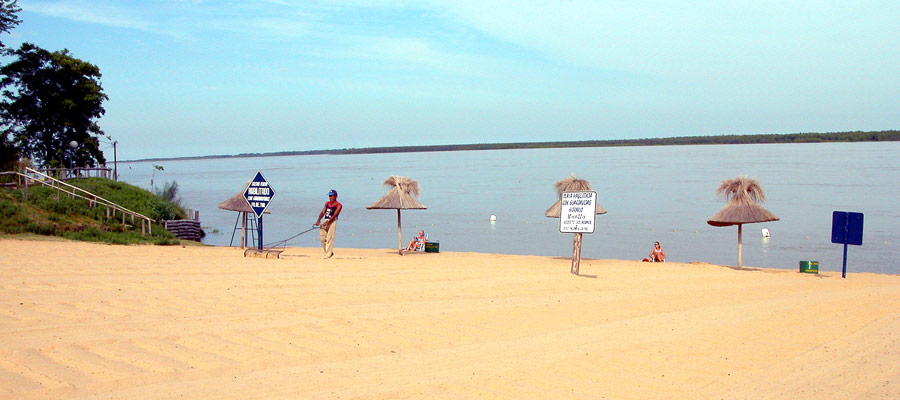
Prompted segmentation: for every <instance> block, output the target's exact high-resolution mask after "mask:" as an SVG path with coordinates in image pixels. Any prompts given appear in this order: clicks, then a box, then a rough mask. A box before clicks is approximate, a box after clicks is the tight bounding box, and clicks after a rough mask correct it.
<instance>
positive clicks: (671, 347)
mask: <svg viewBox="0 0 900 400" xmlns="http://www.w3.org/2000/svg"><path fill="white" fill-rule="evenodd" d="M338 244H339V239H338ZM0 250H2V254H3V257H2V261H0V398H3V399H66V398H83V399H175V398H185V399H338V398H340V399H425V398H446V399H469V398H485V399H492V398H497V399H529V398H533V399H547V398H562V399H601V398H607V399H657V398H675V399H682V398H689V399H897V398H900V276H894V275H878V274H867V273H861V274H855V273H851V274H849V275H848V277H847V279H841V277H840V274H839V273H823V274H821V275H811V274H800V273H798V272H796V271H790V270H756V269H745V270H736V269H733V268H729V267H724V266H717V265H710V264H682V263H665V264H649V263H640V262H637V261H616V260H583V261H582V264H581V272H582V274H583V276H573V275H571V274H569V264H570V260H569V259H567V258H565V257H559V258H552V257H532V256H510V255H498V254H474V253H446V252H445V253H439V254H433V253H431V254H426V253H418V254H410V255H407V256H403V257H400V256H398V255H397V254H396V252H395V251H394V250H389V249H382V250H352V249H341V248H338V249H336V256H335V258H333V259H329V260H324V259H323V258H322V251H321V249H288V251H286V252H285V253H284V254H283V258H282V259H260V258H244V257H243V256H242V254H243V253H242V251H241V250H240V249H235V248H221V247H198V246H193V247H192V246H189V247H180V246H174V247H159V246H113V245H103V244H90V243H77V242H68V241H28V240H15V239H2V240H0ZM566 250H567V249H560V253H561V254H565V253H566ZM794 263H796V261H793V260H785V266H790V265H793V264H794Z"/></svg>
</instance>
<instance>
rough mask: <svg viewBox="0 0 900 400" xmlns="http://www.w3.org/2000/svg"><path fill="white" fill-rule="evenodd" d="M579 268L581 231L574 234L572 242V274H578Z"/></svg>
mask: <svg viewBox="0 0 900 400" xmlns="http://www.w3.org/2000/svg"><path fill="white" fill-rule="evenodd" d="M580 268H581V233H576V234H575V241H574V243H572V270H571V271H570V272H572V274H574V275H578V272H579V269H580Z"/></svg>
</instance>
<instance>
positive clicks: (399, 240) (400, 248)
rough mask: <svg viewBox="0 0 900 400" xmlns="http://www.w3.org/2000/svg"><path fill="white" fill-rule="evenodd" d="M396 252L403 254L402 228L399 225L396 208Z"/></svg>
mask: <svg viewBox="0 0 900 400" xmlns="http://www.w3.org/2000/svg"><path fill="white" fill-rule="evenodd" d="M397 252H399V253H400V255H401V256H402V255H403V228H401V227H400V209H399V208H398V209H397Z"/></svg>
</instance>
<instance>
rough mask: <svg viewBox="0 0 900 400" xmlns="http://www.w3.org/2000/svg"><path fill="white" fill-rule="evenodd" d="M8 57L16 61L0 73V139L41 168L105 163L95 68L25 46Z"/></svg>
mask: <svg viewBox="0 0 900 400" xmlns="http://www.w3.org/2000/svg"><path fill="white" fill-rule="evenodd" d="M10 54H11V55H13V56H14V57H16V60H14V61H13V62H11V63H9V64H7V65H5V66H3V67H2V68H0V75H2V80H0V87H2V88H3V92H2V97H3V98H2V102H0V117H2V121H0V129H2V130H0V135H2V136H3V139H4V140H8V141H10V142H11V143H12V144H13V145H14V146H15V147H16V148H17V149H18V150H19V153H20V154H19V155H20V156H24V157H30V158H31V159H32V160H35V161H36V162H37V163H38V164H40V165H44V166H50V167H54V166H61V167H69V166H95V165H97V163H101V164H102V163H105V162H106V159H105V158H104V156H103V153H102V152H101V151H100V148H99V144H100V143H99V138H100V137H101V136H103V135H104V133H103V131H102V130H101V129H100V126H99V125H97V122H96V120H97V119H98V118H100V117H101V116H103V114H104V113H105V110H104V109H103V101H104V100H106V99H107V96H106V94H104V93H103V88H102V86H101V85H100V76H101V74H100V69H99V68H98V67H97V66H95V65H93V64H91V63H88V62H85V61H82V60H79V59H77V58H75V57H73V56H72V55H71V54H70V53H69V51H68V50H62V51H55V52H50V51H48V50H44V49H42V48H40V47H37V46H35V45H33V44H31V43H23V44H22V46H21V47H20V48H19V49H18V50H15V51H12V52H10ZM71 144H74V145H75V146H72V145H71Z"/></svg>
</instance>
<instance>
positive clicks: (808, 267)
mask: <svg viewBox="0 0 900 400" xmlns="http://www.w3.org/2000/svg"><path fill="white" fill-rule="evenodd" d="M800 272H806V273H808V274H818V273H819V262H818V261H800Z"/></svg>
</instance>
